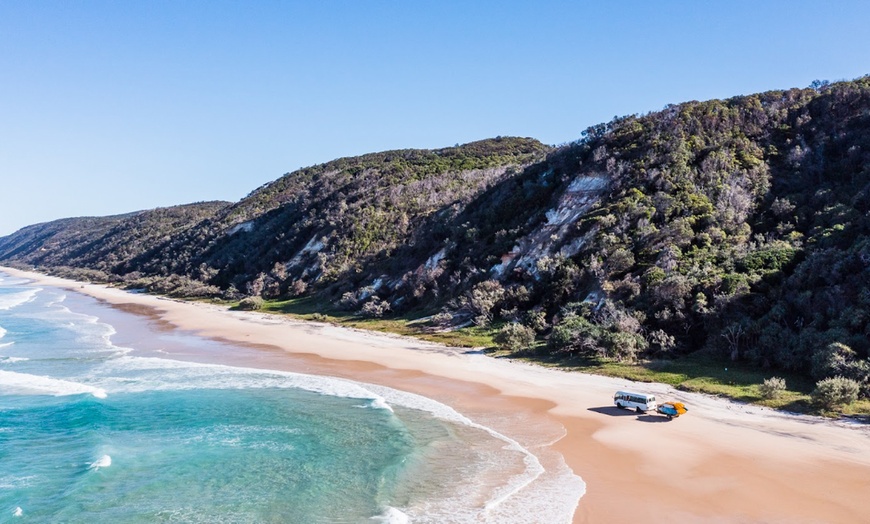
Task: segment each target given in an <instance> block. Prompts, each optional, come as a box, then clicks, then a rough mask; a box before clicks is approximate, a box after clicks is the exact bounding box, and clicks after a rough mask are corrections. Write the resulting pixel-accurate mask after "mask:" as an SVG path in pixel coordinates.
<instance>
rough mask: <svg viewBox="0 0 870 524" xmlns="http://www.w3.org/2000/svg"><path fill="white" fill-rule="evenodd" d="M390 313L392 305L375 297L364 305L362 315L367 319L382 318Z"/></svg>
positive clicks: (361, 310)
mask: <svg viewBox="0 0 870 524" xmlns="http://www.w3.org/2000/svg"><path fill="white" fill-rule="evenodd" d="M389 311H390V303H389V302H387V301H386V300H381V298H380V297H378V296H374V297H372V299H371V300H369V301H368V302H366V303H365V304H363V307H362V309H360V313H361V314H362V315H363V316H366V317H372V318H381V317H382V316H384V315H385V314H386V313H388V312H389Z"/></svg>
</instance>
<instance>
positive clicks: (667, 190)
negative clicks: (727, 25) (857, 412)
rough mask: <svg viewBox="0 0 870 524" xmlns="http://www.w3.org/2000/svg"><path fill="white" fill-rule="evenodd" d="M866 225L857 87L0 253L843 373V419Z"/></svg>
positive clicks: (569, 341)
mask: <svg viewBox="0 0 870 524" xmlns="http://www.w3.org/2000/svg"><path fill="white" fill-rule="evenodd" d="M868 213H870V78H867V77H865V78H861V79H858V80H855V81H851V82H839V83H834V84H826V83H818V84H815V85H814V86H813V87H812V88H808V89H791V90H784V91H771V92H767V93H761V94H757V95H750V96H740V97H735V98H731V99H728V100H711V101H706V102H688V103H684V104H678V105H671V106H668V107H666V108H665V109H664V110H663V111H659V112H655V113H650V114H646V115H632V116H626V117H622V118H616V119H614V120H613V121H611V122H609V123H606V124H601V125H598V126H594V127H592V128H589V129H588V130H587V131H586V132H585V133H584V134H583V137H582V139H580V140H578V141H576V142H573V143H570V144H566V145H563V146H561V147H558V148H550V147H548V146H544V145H542V144H540V143H539V142H537V141H535V140H532V139H524V138H497V139H492V140H484V141H480V142H474V143H471V144H466V145H463V146H456V147H452V148H445V149H440V150H432V151H424V150H400V151H388V152H384V153H374V154H370V155H364V156H361V157H354V158H343V159H339V160H335V161H332V162H328V163H326V164H321V165H318V166H313V167H309V168H305V169H301V170H299V171H296V172H293V173H289V174H287V175H285V176H283V177H281V178H280V179H278V180H276V181H274V182H272V183H269V184H266V185H265V186H263V187H261V188H259V189H257V190H255V191H254V192H252V193H251V194H250V195H248V196H247V197H246V198H244V199H242V200H241V201H240V202H238V203H235V204H226V203H207V204H195V205H191V206H180V207H178V208H168V209H161V210H154V211H149V212H142V213H133V214H129V215H124V216H119V217H107V218H89V219H66V220H62V221H57V222H52V223H49V224H43V225H38V226H31V227H29V228H25V229H23V230H21V231H19V232H17V233H15V234H13V235H10V236H9V237H5V238H3V239H0V261H3V262H4V263H10V262H11V263H19V264H30V265H39V266H41V267H43V268H45V267H48V268H55V269H57V270H61V268H62V267H63V269H62V270H63V271H65V272H67V274H69V272H71V271H87V272H88V273H87V274H88V276H89V278H100V277H102V278H103V279H106V280H114V281H118V282H124V283H126V284H127V285H130V286H138V287H146V288H147V289H150V290H153V291H158V292H162V293H172V294H176V295H179V296H185V295H188V296H189V295H198V296H203V295H206V296H222V297H225V298H232V299H241V298H243V297H246V296H254V297H263V298H267V299H269V298H288V297H310V296H314V297H317V298H318V300H320V301H321V302H329V303H331V304H333V305H334V306H335V307H340V308H344V309H346V310H348V311H351V312H356V313H358V314H359V315H361V316H365V317H390V316H394V315H408V314H409V312H411V313H414V314H415V315H416V316H418V317H423V316H429V315H432V319H431V324H432V326H433V328H438V329H450V328H451V327H456V326H460V325H468V324H478V325H489V324H491V323H495V325H496V327H498V326H504V327H502V328H501V331H500V334H499V336H498V340H499V343H500V344H501V345H503V346H504V347H506V348H511V349H513V350H523V351H536V352H538V353H539V354H545V355H552V356H554V357H558V358H561V357H574V356H595V357H601V358H608V359H616V360H621V361H626V362H632V361H636V360H638V359H648V358H656V359H671V358H679V357H680V356H682V355H686V354H689V353H696V352H703V353H704V354H707V355H709V358H721V359H725V360H732V361H740V362H744V363H749V364H752V365H754V366H757V367H759V368H763V369H770V370H776V369H780V370H784V371H787V372H789V373H798V374H803V375H806V376H807V377H811V378H812V379H813V380H814V381H823V380H826V379H834V378H835V377H841V378H838V379H837V380H836V381H827V382H824V387H825V388H827V389H825V390H823V392H822V393H819V400H818V402H819V404H820V405H825V406H831V405H836V404H837V402H841V401H842V399H843V398H845V399H848V398H851V393H852V391H853V389H852V384H855V385H856V386H855V387H857V393H856V394H857V395H859V396H864V397H867V396H868V395H870V360H868V350H870V214H868ZM844 381H845V382H844ZM820 384H822V382H820ZM842 384H846V385H847V386H848V387H845V386H844V387H841V386H842ZM775 386H777V385H776V384H771V385H770V392H771V393H770V394H771V395H774V394H775V392H776V391H777V387H778V386H777V387H775ZM834 386H836V388H835V387H834ZM837 388H839V389H837ZM829 390H830V391H829ZM834 390H835V391H834ZM831 391H833V393H831ZM838 395H839V396H838ZM831 399H833V400H831Z"/></svg>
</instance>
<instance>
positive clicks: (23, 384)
mask: <svg viewBox="0 0 870 524" xmlns="http://www.w3.org/2000/svg"><path fill="white" fill-rule="evenodd" d="M0 385H2V386H3V389H4V390H6V391H12V392H17V393H37V394H43V395H54V396H66V395H79V394H82V393H89V394H91V395H93V396H94V397H96V398H106V396H107V395H106V391H105V390H104V389H102V388H98V387H94V386H89V385H87V384H80V383H78V382H72V381H69V380H61V379H57V378H51V377H42V376H39V375H29V374H27V373H16V372H14V371H0Z"/></svg>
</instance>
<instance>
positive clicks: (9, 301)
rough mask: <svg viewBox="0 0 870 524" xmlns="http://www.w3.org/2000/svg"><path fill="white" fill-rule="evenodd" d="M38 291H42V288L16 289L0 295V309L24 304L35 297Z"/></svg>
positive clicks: (5, 309) (6, 309)
mask: <svg viewBox="0 0 870 524" xmlns="http://www.w3.org/2000/svg"><path fill="white" fill-rule="evenodd" d="M40 291H42V288H39V287H35V288H30V289H25V290H24V291H18V292H16V293H9V294H3V295H0V310H3V311H8V310H10V309H13V308H16V307H18V306H20V305H22V304H26V303H28V302H30V301H31V300H33V299H34V298H36V295H37V293H39V292H40Z"/></svg>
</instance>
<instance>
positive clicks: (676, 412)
mask: <svg viewBox="0 0 870 524" xmlns="http://www.w3.org/2000/svg"><path fill="white" fill-rule="evenodd" d="M656 411H658V412H659V413H661V414H662V415H665V416H667V417H668V420H671V419H673V418H674V417H679V416H680V415H685V414H686V412H687V411H689V408H687V407H686V405H685V404H683V403H682V402H662V403H661V404H659V406H658V407H657V408H656Z"/></svg>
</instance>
